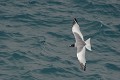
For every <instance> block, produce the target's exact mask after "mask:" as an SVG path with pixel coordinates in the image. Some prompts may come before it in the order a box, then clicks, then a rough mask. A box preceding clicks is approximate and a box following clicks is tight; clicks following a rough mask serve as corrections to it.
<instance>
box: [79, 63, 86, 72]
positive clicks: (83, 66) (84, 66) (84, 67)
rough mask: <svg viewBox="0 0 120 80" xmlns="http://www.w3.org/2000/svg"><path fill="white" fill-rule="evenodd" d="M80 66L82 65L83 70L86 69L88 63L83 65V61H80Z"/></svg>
mask: <svg viewBox="0 0 120 80" xmlns="http://www.w3.org/2000/svg"><path fill="white" fill-rule="evenodd" d="M80 66H81V68H82V70H84V71H86V64H85V65H83V63H80Z"/></svg>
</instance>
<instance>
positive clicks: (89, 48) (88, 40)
mask: <svg viewBox="0 0 120 80" xmlns="http://www.w3.org/2000/svg"><path fill="white" fill-rule="evenodd" d="M85 43H86V45H85V47H86V48H87V49H88V50H90V51H92V50H91V44H90V38H89V39H87V40H86V41H85Z"/></svg>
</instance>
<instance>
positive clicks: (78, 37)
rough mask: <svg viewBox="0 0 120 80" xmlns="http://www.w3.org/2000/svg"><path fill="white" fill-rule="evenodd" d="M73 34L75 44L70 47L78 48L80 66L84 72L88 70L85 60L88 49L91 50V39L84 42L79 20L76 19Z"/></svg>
mask: <svg viewBox="0 0 120 80" xmlns="http://www.w3.org/2000/svg"><path fill="white" fill-rule="evenodd" d="M72 32H73V34H74V37H75V41H76V42H75V44H72V45H70V46H69V47H76V48H77V58H78V60H79V62H80V66H81V68H82V70H84V71H85V70H86V59H85V51H86V49H88V50H89V51H92V50H91V44H90V38H89V39H87V40H86V41H84V38H83V35H82V33H81V31H80V27H79V24H78V22H77V19H76V18H74V22H73V27H72Z"/></svg>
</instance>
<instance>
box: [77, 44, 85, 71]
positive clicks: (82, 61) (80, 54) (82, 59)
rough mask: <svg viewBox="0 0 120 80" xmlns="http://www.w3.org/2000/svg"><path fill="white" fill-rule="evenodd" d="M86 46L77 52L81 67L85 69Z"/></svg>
mask: <svg viewBox="0 0 120 80" xmlns="http://www.w3.org/2000/svg"><path fill="white" fill-rule="evenodd" d="M85 50H86V49H85V46H84V47H83V48H82V50H81V51H80V52H78V53H77V58H78V60H79V62H80V66H81V68H82V69H83V70H84V71H85V70H86V59H85Z"/></svg>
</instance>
